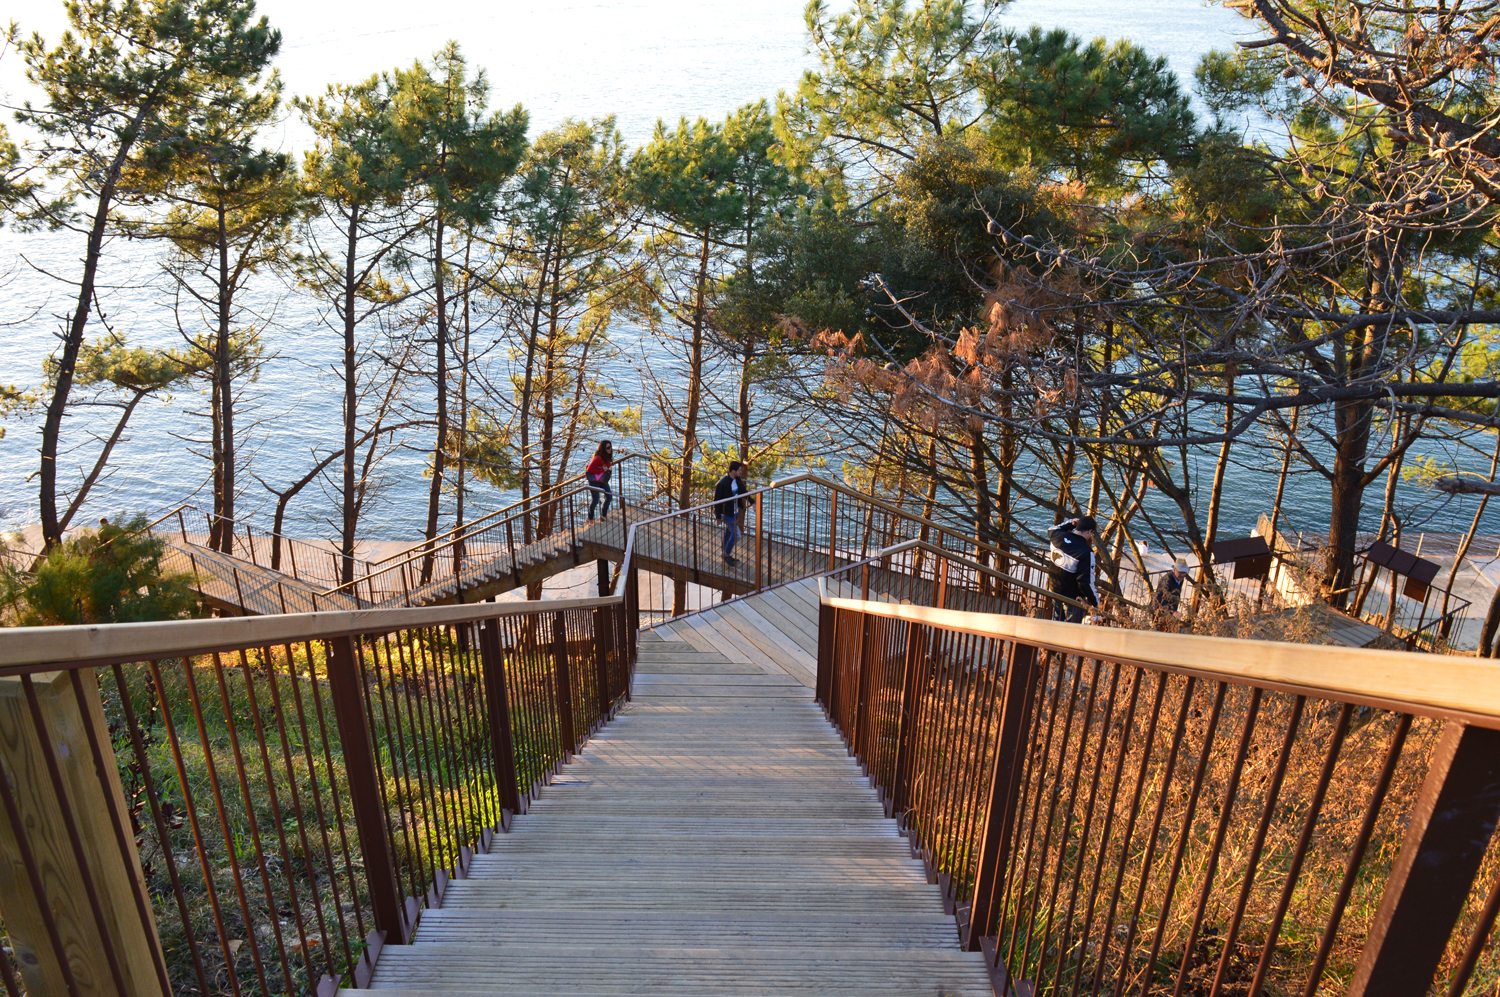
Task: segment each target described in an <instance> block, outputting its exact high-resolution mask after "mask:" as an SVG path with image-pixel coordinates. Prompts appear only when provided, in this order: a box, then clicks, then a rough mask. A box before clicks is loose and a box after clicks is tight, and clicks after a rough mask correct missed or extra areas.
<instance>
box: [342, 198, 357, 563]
mask: <svg viewBox="0 0 1500 997" xmlns="http://www.w3.org/2000/svg"><path fill="white" fill-rule="evenodd" d="M347 236H348V241H347V244H346V246H345V249H344V461H343V475H342V477H343V487H342V489H341V491H342V493H343V494H342V495H341V496H340V498H341V499H342V501H341V503H340V504H341V509H340V512H341V517H340V518H341V523H340V526H341V529H340V530H339V581H340V582H341V583H343V584H345V585H348V584H349V583H350V582H352V581H354V534H355V529H356V525H357V521H358V518H359V517H358V514H357V512H356V510H355V495H354V491H355V488H356V487H357V486H356V483H355V478H354V473H355V452H354V437H355V431H356V429H357V428H358V427H357V425H356V422H357V420H358V418H359V385H358V384H356V383H355V377H356V376H357V374H358V370H357V366H356V360H357V354H356V352H355V342H354V334H355V331H356V330H355V318H356V316H355V308H356V307H358V304H359V300H358V298H357V297H356V294H355V292H356V288H355V276H354V268H355V262H356V257H355V254H356V253H357V251H358V249H359V209H358V208H351V209H350V210H349V230H348V233H347Z"/></svg>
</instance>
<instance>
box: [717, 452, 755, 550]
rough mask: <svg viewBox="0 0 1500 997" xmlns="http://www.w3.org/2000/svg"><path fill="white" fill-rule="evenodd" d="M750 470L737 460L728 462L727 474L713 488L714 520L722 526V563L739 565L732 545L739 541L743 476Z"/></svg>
mask: <svg viewBox="0 0 1500 997" xmlns="http://www.w3.org/2000/svg"><path fill="white" fill-rule="evenodd" d="M749 471H750V469H749V468H748V467H746V466H745V465H744V464H742V463H740V462H739V461H737V460H732V461H730V462H729V473H728V474H726V475H724V477H722V478H720V479H719V483H718V484H717V485H715V486H714V519H716V520H718V521H719V522H721V523H723V524H724V561H725V563H727V564H739V563H740V562H739V559H738V558H736V557H735V556H734V545H735V544H736V543H737V542H739V539H740V510H741V509H743V508H744V507H745V498H744V496H745V475H746V474H748V473H749Z"/></svg>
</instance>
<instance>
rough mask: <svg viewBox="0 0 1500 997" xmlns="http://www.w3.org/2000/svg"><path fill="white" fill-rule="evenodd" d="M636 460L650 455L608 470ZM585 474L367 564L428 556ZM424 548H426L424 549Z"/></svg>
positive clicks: (547, 498)
mask: <svg viewBox="0 0 1500 997" xmlns="http://www.w3.org/2000/svg"><path fill="white" fill-rule="evenodd" d="M637 458H641V459H644V460H646V461H650V460H651V455H650V454H639V453H628V454H625V455H624V456H623V457H621V458H620V459H619V460H617V461H614V462H613V463H611V464H610V465H609V466H610V469H611V470H613V469H614V468H617V467H619V466H620V465H621V464H623V463H625V462H626V461H627V460H635V459H637ZM587 473H588V472H587V471H584V472H581V473H579V474H575V475H573V476H572V477H571V478H568V479H566V480H564V481H559V482H556V483H555V484H551V485H548V486H547V487H546V488H544V489H542V491H541V492H540V493H538V494H536V495H533V496H531V497H530V498H523V499H517V500H516V501H514V502H512V503H511V504H510V505H508V506H505V507H504V508H503V509H496V510H495V511H494V512H487V513H485V514H484V515H483V516H480V517H479V518H478V519H475V520H471V521H470V522H467V523H465V524H464V525H462V526H455V527H453V528H452V529H451V530H447V531H445V532H443V533H439V534H438V535H437V536H435V537H433V538H432V539H431V540H418V541H417V542H416V543H414V544H411V545H410V546H408V547H403V548H401V549H400V550H398V551H396V552H395V553H394V554H388V555H386V556H385V557H382V558H381V559H380V560H378V561H370V562H369V563H370V565H372V566H374V565H380V564H385V563H386V562H387V561H394V560H395V559H396V558H398V557H403V556H404V555H409V554H411V553H412V552H413V551H420V552H421V553H422V554H423V555H424V556H425V555H426V554H428V553H430V552H432V551H437V550H441V549H442V547H433V546H431V545H432V544H436V543H437V542H438V541H440V540H443V539H444V538H445V537H453V541H452V542H456V541H458V540H462V539H464V538H465V537H467V536H468V535H469V534H470V533H471V532H472V531H473V530H474V529H475V528H476V527H479V526H480V524H481V523H486V522H487V521H488V520H491V519H495V518H496V517H497V516H505V515H506V514H507V513H511V512H514V511H515V510H516V509H517V507H519V506H526V505H531V504H532V503H536V502H551V501H553V500H554V499H556V498H561V497H562V496H560V495H557V494H555V493H557V492H560V491H561V490H562V489H563V488H566V487H567V486H568V485H571V484H574V483H575V482H578V481H582V480H583V479H584V477H585V476H586V475H587ZM549 493H550V494H549ZM522 511H525V510H522ZM493 525H495V524H493V523H488V524H487V525H486V526H484V527H482V528H483V529H488V528H489V527H490V526H493ZM454 534H462V536H457V537H455V536H454ZM450 543H451V542H450ZM450 543H444V544H443V546H449V545H450ZM424 548H426V549H424ZM405 559H406V560H408V561H409V560H412V558H411V557H406V558H405ZM372 573H373V572H372Z"/></svg>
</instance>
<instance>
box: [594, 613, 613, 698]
mask: <svg viewBox="0 0 1500 997" xmlns="http://www.w3.org/2000/svg"><path fill="white" fill-rule="evenodd" d="M614 613H615V610H614V607H613V606H600V607H599V608H598V609H596V610H594V689H595V691H596V693H597V695H598V697H599V722H600V723H601V724H602V723H603V722H604V721H605V720H606V719H608V718H609V707H610V704H611V703H613V702H614V701H615V696H614V690H613V689H612V688H610V684H609V659H610V656H611V655H612V654H613V652H614V645H615V633H614V626H615V621H614Z"/></svg>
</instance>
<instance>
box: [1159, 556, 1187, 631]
mask: <svg viewBox="0 0 1500 997" xmlns="http://www.w3.org/2000/svg"><path fill="white" fill-rule="evenodd" d="M1187 573H1188V566H1187V562H1186V561H1184V560H1181V559H1179V560H1178V561H1177V563H1176V564H1174V565H1172V570H1171V571H1169V572H1167V573H1166V574H1165V575H1162V576H1161V580H1160V581H1159V582H1157V583H1156V591H1155V592H1153V593H1151V615H1152V616H1153V617H1155V618H1156V619H1157V620H1158V621H1160V620H1162V619H1163V618H1165V617H1168V616H1176V615H1177V607H1178V606H1180V605H1182V586H1183V584H1184V583H1185V582H1186V581H1187Z"/></svg>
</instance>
